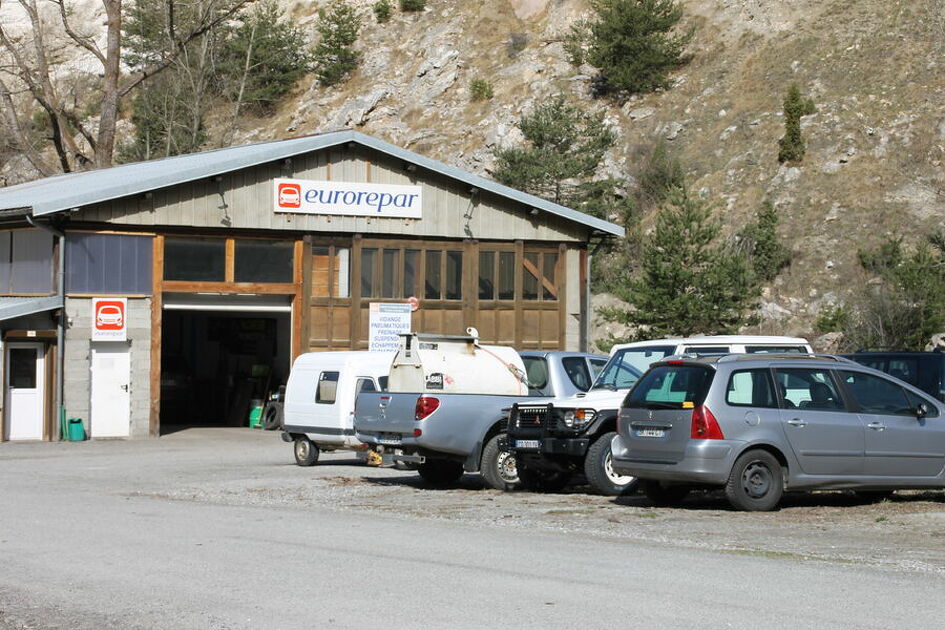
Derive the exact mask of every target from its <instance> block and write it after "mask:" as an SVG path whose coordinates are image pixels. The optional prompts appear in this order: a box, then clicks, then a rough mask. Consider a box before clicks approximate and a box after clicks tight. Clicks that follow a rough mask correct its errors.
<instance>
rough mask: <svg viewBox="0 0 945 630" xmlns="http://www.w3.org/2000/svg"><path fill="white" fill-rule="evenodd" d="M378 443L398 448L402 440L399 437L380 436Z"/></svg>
mask: <svg viewBox="0 0 945 630" xmlns="http://www.w3.org/2000/svg"><path fill="white" fill-rule="evenodd" d="M377 443H378V444H392V445H395V446H396V445H399V444H400V443H401V439H400V436H399V435H379V436H377Z"/></svg>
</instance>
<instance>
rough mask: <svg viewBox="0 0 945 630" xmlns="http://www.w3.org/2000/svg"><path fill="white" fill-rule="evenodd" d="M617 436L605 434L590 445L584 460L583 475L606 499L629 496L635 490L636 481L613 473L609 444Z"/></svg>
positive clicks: (630, 477) (628, 476)
mask: <svg viewBox="0 0 945 630" xmlns="http://www.w3.org/2000/svg"><path fill="white" fill-rule="evenodd" d="M616 435H617V434H616V433H615V432H613V431H610V432H609V433H605V434H603V435H602V436H600V437H599V438H597V440H596V441H595V442H594V443H593V444H591V447H590V448H589V449H587V456H586V457H585V458H584V475H585V476H586V477H587V482H588V483H589V484H591V487H593V488H594V489H595V490H597V491H598V492H599V493H601V494H602V495H604V496H607V497H619V496H620V495H623V494H630V493H631V492H633V491H634V490H636V488H637V482H638V479H637V478H636V477H632V476H630V475H620V474H617V473H616V472H615V471H614V467H613V456H612V455H611V453H610V442H611V440H613V439H614V436H616Z"/></svg>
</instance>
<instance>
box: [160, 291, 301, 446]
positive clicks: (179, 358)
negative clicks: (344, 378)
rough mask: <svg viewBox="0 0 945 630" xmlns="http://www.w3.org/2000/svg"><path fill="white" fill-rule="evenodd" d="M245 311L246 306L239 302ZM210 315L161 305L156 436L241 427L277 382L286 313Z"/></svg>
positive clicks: (286, 360)
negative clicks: (158, 430)
mask: <svg viewBox="0 0 945 630" xmlns="http://www.w3.org/2000/svg"><path fill="white" fill-rule="evenodd" d="M244 306H246V305H244ZM238 309H239V307H238V306H237V305H234V304H229V305H227V307H226V308H223V307H222V306H219V305H218V306H217V308H216V309H214V310H195V309H194V308H193V306H192V305H189V304H188V305H186V306H181V303H180V302H175V301H173V300H167V301H165V310H164V314H163V323H162V330H161V416H160V420H161V433H162V434H166V433H172V432H174V431H177V430H180V429H183V428H188V427H206V426H217V427H221V426H234V427H235V426H247V425H248V421H249V415H250V411H251V410H252V409H253V407H254V406H256V405H257V404H259V401H265V399H266V397H267V396H268V394H269V393H270V392H272V391H275V390H277V389H278V388H279V386H280V385H284V384H285V382H286V379H287V378H288V376H289V367H290V364H291V360H292V359H291V342H292V340H291V330H292V326H291V313H289V312H280V311H276V310H265V309H259V307H258V306H257V307H256V308H255V309H254V310H238Z"/></svg>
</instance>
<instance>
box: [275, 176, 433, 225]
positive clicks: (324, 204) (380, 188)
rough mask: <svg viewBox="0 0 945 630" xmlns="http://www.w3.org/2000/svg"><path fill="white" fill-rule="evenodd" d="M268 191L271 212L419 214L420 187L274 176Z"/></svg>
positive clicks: (408, 216) (411, 216) (402, 216)
mask: <svg viewBox="0 0 945 630" xmlns="http://www.w3.org/2000/svg"><path fill="white" fill-rule="evenodd" d="M272 192H273V200H272V208H273V210H274V211H275V212H294V213H299V214H315V215H334V216H339V215H340V216H357V217H378V218H400V219H420V218H422V216H423V188H422V187H421V186H405V185H400V184H369V183H357V182H335V181H332V182H327V181H315V180H310V179H283V178H277V179H274V180H273V188H272Z"/></svg>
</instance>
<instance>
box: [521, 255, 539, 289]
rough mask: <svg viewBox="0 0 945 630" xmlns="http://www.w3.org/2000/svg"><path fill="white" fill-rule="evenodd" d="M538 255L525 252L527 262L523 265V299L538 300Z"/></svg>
mask: <svg viewBox="0 0 945 630" xmlns="http://www.w3.org/2000/svg"><path fill="white" fill-rule="evenodd" d="M540 273H541V271H540V270H539V269H538V253H537V252H525V261H524V263H523V264H522V299H523V300H537V299H538V274H540Z"/></svg>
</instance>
